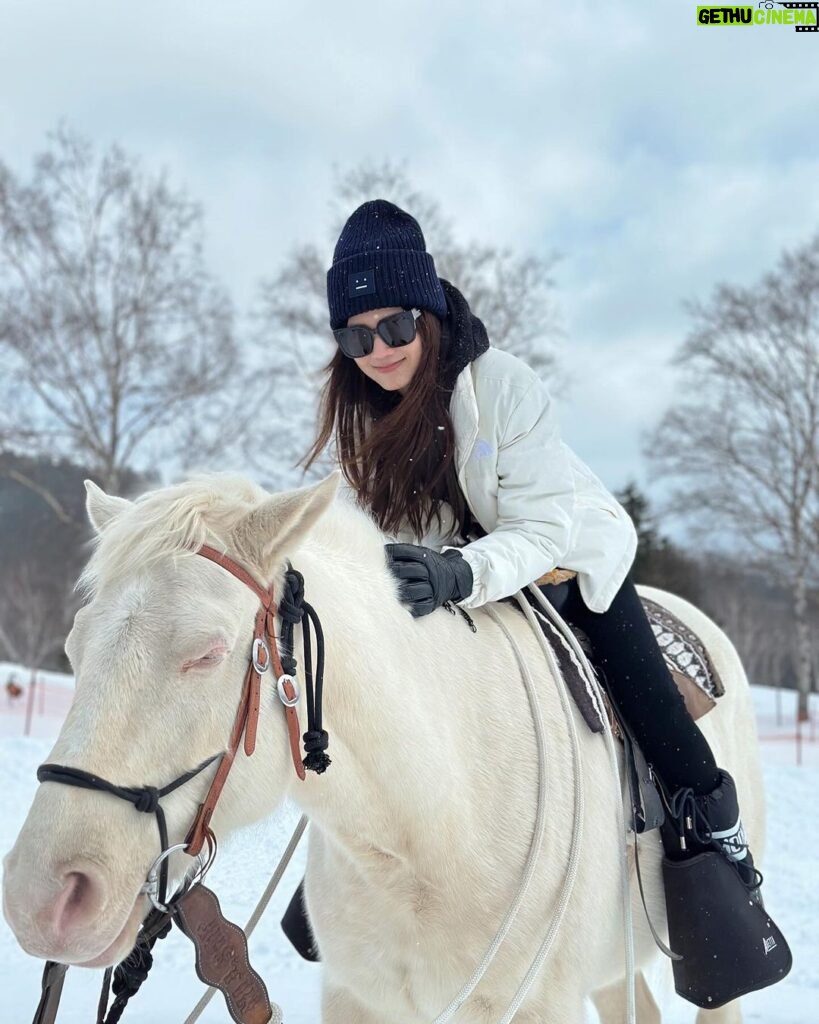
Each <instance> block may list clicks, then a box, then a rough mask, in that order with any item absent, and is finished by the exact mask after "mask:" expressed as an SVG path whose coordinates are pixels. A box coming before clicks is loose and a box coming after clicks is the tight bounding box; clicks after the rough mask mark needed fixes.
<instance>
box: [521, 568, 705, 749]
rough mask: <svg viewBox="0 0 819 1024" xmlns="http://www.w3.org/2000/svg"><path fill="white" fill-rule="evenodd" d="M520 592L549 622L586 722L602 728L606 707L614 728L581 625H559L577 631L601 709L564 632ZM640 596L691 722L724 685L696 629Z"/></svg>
mask: <svg viewBox="0 0 819 1024" xmlns="http://www.w3.org/2000/svg"><path fill="white" fill-rule="evenodd" d="M576 575H577V573H576V572H574V571H573V570H571V569H553V570H552V571H551V572H548V573H546V574H545V575H544V576H541V577H540V579H538V580H535V584H534V585H535V586H543V585H545V584H551V585H556V584H559V583H565V582H568V581H569V580H571V579H574V577H575V576H576ZM524 592H525V593H526V596H527V599H528V600H529V603H530V604H531V605H532V607H533V610H534V611H535V615H536V617H537V619H538V621H539V622H541V623H542V624H546V625H548V627H549V633H548V634H547V636H552V637H553V638H554V640H555V643H554V644H553V647H554V648H555V656H556V657H557V659H558V664H559V666H560V669H561V672H562V673H563V676H564V679H565V681H566V685H567V687H568V689H569V692H570V693H571V694H572V697H573V699H574V701H575V703H576V704H577V707H578V709H579V710H580V713H581V714H582V715H583V719H584V721H585V722H586V724H587V725H588V727H589V728H590V729H591V731H592V732H602V731H603V728H604V726H603V719H602V713H603V712H605V713H606V715H607V717H608V719H609V722H610V723H611V724H612V728H613V729H614V730H615V732H618V731H619V730H620V728H621V727H620V724H619V722H618V721H617V716H616V715H614V713H613V711H612V708H611V700H610V698H609V697H608V694H606V692H605V687H604V686H602V672H601V670H600V666H599V665H598V664H597V663H596V661H595V657H594V652H593V651H592V650H591V646H590V644H589V639H588V637H587V636H586V634H585V633H584V632H583V631H582V630H581V629H578V628H577V627H575V626H572V625H571V624H570V623H567V622H563V620H561V622H563V625H564V627H565V628H566V629H567V630H570V631H571V632H572V634H573V635H574V636H575V637H576V639H577V641H578V643H579V644H580V646H581V648H582V649H583V652H584V654H585V655H586V657H587V658H588V660H589V663H590V665H591V666H592V668H593V669H594V672H595V676H596V677H597V680H598V682H601V688H602V689H603V693H604V699H605V700H606V704H607V706H606V707H605V708H604V709H601V708H599V707H598V706H597V701H596V699H595V698H594V696H593V693H592V691H591V689H590V687H589V686H588V685H587V683H586V680H585V679H584V677H583V674H582V670H581V667H580V664H579V662H578V661H577V658H576V657H575V656H574V652H573V651H572V649H571V647H570V646H569V643H568V641H567V640H566V638H565V637H564V636H563V635H562V633H561V632H560V631H559V630H558V629H557V628H556V627H555V625H554V624H553V623H552V622H551V621H550V620H549V619H547V617H546V616H545V615H544V614H543V612H542V611H541V610H540V606H539V605H538V604H537V603H536V601H535V600H534V598H533V597H532V596H531V594H529V592H528V591H524ZM640 600H641V601H642V604H643V608H645V611H646V615H647V616H648V621H649V623H650V624H651V629H652V632H653V633H654V636H655V637H656V639H657V644H658V645H659V647H660V650H661V651H662V653H663V658H664V660H665V663H666V665H667V666H668V669H669V671H670V673H671V677H672V679H673V680H674V682H675V683H676V685H677V689H678V690H679V691H680V693H681V694H682V697H683V700H684V701H685V706H686V708H687V709H688V713H689V714H690V715H691V717H692V718H693V719H694V721H695V722H696V721H697V720H698V719H700V718H702V717H703V715H707V714H708V712H709V711H711V710H712V708H714V707H715V706H716V703H717V700H718V699H719V698H720V697H721V696H722V695H723V694H724V693H725V687H724V686H723V684H722V680H721V679H720V677H719V673H718V672H717V670H716V668H714V665H713V663H712V662H711V658H710V657H709V654H708V651H707V650H706V647H705V644H703V642H702V640H701V639H700V638H699V637H698V636H697V635H696V633H694V632H693V631H692V630H690V629H689V628H688V626H686V625H685V623H683V622H681V621H680V619H678V618H677V617H676V615H673V614H672V613H671V612H670V611H668V609H666V608H663V607H662V605H659V604H657V602H656V601H652V600H651V599H650V598H647V597H642V598H640Z"/></svg>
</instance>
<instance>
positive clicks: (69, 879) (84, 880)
mask: <svg viewBox="0 0 819 1024" xmlns="http://www.w3.org/2000/svg"><path fill="white" fill-rule="evenodd" d="M97 896H98V892H97V887H96V885H95V884H94V881H93V879H92V878H91V876H90V875H87V874H85V873H84V872H83V871H70V872H69V873H68V874H67V875H66V876H65V885H64V886H63V890H62V892H61V893H60V895H59V896H58V897H57V901H56V903H55V904H54V908H53V911H52V926H53V929H54V933H55V935H58V936H61V937H62V936H65V935H66V934H67V933H68V932H69V931H70V930H71V928H72V927H76V926H77V925H79V924H82V923H83V921H84V920H87V919H88V918H89V917H91V916H92V915H93V914H94V913H95V911H96V903H97Z"/></svg>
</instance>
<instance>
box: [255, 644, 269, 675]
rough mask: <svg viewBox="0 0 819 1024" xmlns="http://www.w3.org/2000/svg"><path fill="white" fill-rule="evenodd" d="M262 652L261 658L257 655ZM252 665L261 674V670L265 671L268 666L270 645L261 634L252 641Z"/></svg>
mask: <svg viewBox="0 0 819 1024" xmlns="http://www.w3.org/2000/svg"><path fill="white" fill-rule="evenodd" d="M262 652H263V658H260V657H259V654H261V653H262ZM252 660H253V667H254V668H255V669H256V671H257V672H258V673H259V674H260V675H261V674H262V673H263V672H267V670H268V668H269V667H270V647H269V646H268V643H267V640H265V638H264V637H263V636H257V637H256V639H255V640H254V641H253V654H252Z"/></svg>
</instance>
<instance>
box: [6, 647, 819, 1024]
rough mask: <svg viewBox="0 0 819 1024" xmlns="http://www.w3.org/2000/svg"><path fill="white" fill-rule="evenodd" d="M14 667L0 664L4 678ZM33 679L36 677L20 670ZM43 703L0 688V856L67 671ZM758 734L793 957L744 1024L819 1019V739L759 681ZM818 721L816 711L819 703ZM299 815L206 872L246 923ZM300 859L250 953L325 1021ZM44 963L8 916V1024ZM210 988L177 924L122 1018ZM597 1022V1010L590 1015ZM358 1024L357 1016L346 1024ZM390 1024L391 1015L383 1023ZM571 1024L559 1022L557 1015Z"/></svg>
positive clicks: (237, 843) (172, 1015) (86, 977)
mask: <svg viewBox="0 0 819 1024" xmlns="http://www.w3.org/2000/svg"><path fill="white" fill-rule="evenodd" d="M11 668H12V667H11V666H7V665H2V664H0V682H2V683H3V684H5V681H6V679H7V677H8V674H9V671H10V670H11ZM18 681H22V682H24V683H27V681H28V674H27V673H22V672H18ZM46 682H47V683H48V687H47V688H45V689H44V690H43V693H44V697H43V700H42V706H41V704H40V696H39V693H38V692H37V690H36V689H35V699H34V701H33V702H32V708H31V712H32V713H31V722H32V729H31V732H32V736H31V738H25V737H23V736H22V731H23V724H24V717H25V715H24V709H25V704H26V695H24V696H23V697H22V698H20V700H18V701H17V702H16V704H14V705H12V706H10V705H9V704H8V702H7V700H6V696H5V693H2V694H0V702H2V704H0V851H2V853H5V852H6V851H7V850H8V849H9V848H10V847H11V845H12V844H13V842H14V839H15V836H16V834H17V832H18V830H19V828H20V826H21V824H22V822H23V819H24V817H25V814H26V811H27V809H28V806H29V804H30V801H31V799H32V797H33V795H34V790H35V787H36V782H35V770H36V767H37V765H38V764H40V763H41V762H42V761H43V760H45V758H46V755H47V754H48V752H49V749H50V746H51V740H52V739H53V737H54V736H55V735H56V733H57V731H58V729H59V725H60V720H61V715H62V714H64V700H62V699H61V693H62V695H63V696H64V695H65V690H66V688H67V689H69V690H70V687H71V680H70V679H69V678H67V677H59V676H55V675H53V674H50V675H48V677H47V679H46ZM754 693H755V700H756V704H757V711H758V720H759V732H760V736H761V737H762V739H763V743H762V752H763V759H764V764H765V778H766V787H767V793H768V798H769V825H768V832H769V844H768V855H767V862H766V864H765V875H766V883H765V898H766V903H767V905H768V907H769V908H770V910H771V912H772V913H773V914H774V915H775V918H776V920H777V922H778V924H779V925H780V927H781V928H782V930H783V932H784V933H785V935H786V936H787V938H788V940H789V942H790V944H791V948H792V949H793V953H794V967H793V970H792V972H791V974H790V976H789V977H788V978H787V979H786V980H785V981H784V982H782V983H780V984H779V985H776V986H774V987H773V988H769V989H767V990H765V991H763V992H759V993H756V994H754V995H752V996H749V997H747V998H746V999H745V1000H744V1012H745V1020H746V1022H754V1024H816V1022H817V1020H819V936H817V928H816V918H817V909H819V898H817V886H819V882H818V881H817V871H816V867H817V857H816V851H817V850H819V815H817V788H819V743H817V741H816V736H815V733H814V734H813V735H811V731H810V729H809V728H806V729H805V736H804V738H805V742H804V743H803V745H802V762H803V763H802V765H801V766H798V765H797V764H796V748H795V745H794V742H793V737H792V734H793V727H792V725H791V726H790V727H788V726H786V725H779V724H778V723H777V716H776V700H777V698H776V695H775V692H774V691H773V690H768V689H765V688H757V689H755V691H754ZM794 696H795V695H794V694H792V693H785V694H783V695H782V696H781V711H782V715H783V721H784V722H789V723H792V722H793V707H794ZM813 713H814V716H815V714H816V708H815V707H814V708H813ZM296 820H297V814H296V813H295V812H294V811H292V810H290V811H288V812H284V813H282V814H280V815H278V816H277V817H276V818H275V819H273V820H271V821H269V822H268V823H266V824H265V825H264V826H259V827H257V828H254V829H249V830H246V831H245V832H243V833H242V834H241V835H239V836H237V837H235V838H234V839H233V841H231V842H225V843H224V844H222V846H221V849H220V854H219V857H218V859H217V861H216V864H215V866H214V868H213V870H212V872H211V874H210V876H209V884H210V885H211V886H212V887H213V888H214V889H215V890H216V892H217V893H218V895H219V898H220V901H221V903H222V908H223V909H224V911H225V913H226V915H227V916H228V917H229V918H231V919H232V920H235V921H238V922H244V921H245V920H246V919H247V917H248V916H249V914H250V912H251V910H252V908H253V906H254V905H255V903H256V900H257V899H258V897H259V895H260V893H261V891H262V890H263V888H264V886H265V884H266V882H267V879H268V877H269V874H270V871H271V870H272V866H273V864H274V862H275V861H276V859H277V858H278V854H279V852H280V851H281V849H282V848H283V846H284V844H285V842H286V840H287V839H288V838H289V836H290V833H291V831H292V828H293V826H294V825H295V822H296ZM303 863H304V850H301V851H299V852H298V853H297V855H296V858H295V862H294V863H293V864H291V866H290V869H289V871H288V873H287V875H286V876H285V879H284V882H283V883H282V885H281V887H280V889H279V892H278V893H277V895H276V897H274V901H273V903H272V905H271V908H270V909H269V910H268V913H267V916H266V917H265V918H264V919H263V920H262V923H261V924H260V925H259V927H258V929H257V931H256V933H255V935H254V936H253V938H252V940H251V943H250V949H251V956H252V961H253V963H254V966H255V967H256V969H257V970H258V971H259V972H260V973H261V974H262V975H263V977H264V978H265V980H266V982H267V985H268V989H269V992H270V996H271V998H272V999H273V1000H275V1001H276V1002H278V1003H279V1005H280V1006H281V1007H282V1008H283V1011H284V1019H285V1021H286V1024H317V1022H318V1021H319V988H320V979H321V967H320V966H319V965H316V964H308V963H306V962H304V961H303V960H301V959H300V958H299V957H298V956H297V955H296V954H295V952H293V951H292V950H291V949H290V947H289V945H288V944H287V942H286V940H285V939H284V937H283V936H282V934H281V931H280V929H279V927H278V920H279V918H280V917H281V913H282V912H283V909H284V906H285V905H286V903H287V901H288V900H289V898H290V896H291V894H292V892H293V889H294V888H295V886H296V884H297V882H298V880H299V878H300V877H301V872H302V869H303ZM41 966H42V965H41V964H40V963H39V962H38V961H35V960H33V959H30V958H29V957H27V956H26V955H25V954H24V953H23V952H22V951H21V950H20V949H19V948H18V946H17V945H16V943H15V941H14V938H13V937H12V934H11V932H10V931H9V929H8V927H7V925H6V924H5V922H2V923H0V993H2V997H1V998H0V1022H2V1024H28V1021H30V1020H31V1018H32V1017H33V1015H34V1010H35V1007H36V1004H37V1000H38V997H39V985H40V974H41ZM651 981H652V985H653V987H654V988H655V991H657V992H658V993H659V995H658V999H659V1000H660V1001H661V1002H662V1003H663V1006H664V1018H663V1019H664V1021H666V1022H667V1024H689V1022H691V1021H693V1019H694V1008H693V1007H691V1006H689V1005H688V1004H686V1003H684V1002H683V1001H682V1000H680V999H679V998H678V997H676V996H675V995H674V993H673V991H672V990H671V988H670V984H669V982H668V981H666V980H665V979H664V978H663V977H657V978H652V979H651ZM99 983H100V974H99V972H97V971H83V970H80V969H78V968H75V969H73V970H72V971H70V972H69V974H68V977H67V980H66V987H65V990H64V993H63V1001H62V1006H61V1010H60V1016H59V1022H60V1024H88V1022H90V1021H92V1020H93V1019H94V1015H95V1012H96V1000H97V997H98V990H99ZM202 991H203V989H202V986H201V985H200V983H199V982H198V980H197V978H196V975H195V974H194V968H193V948H192V946H191V945H190V943H189V942H188V940H187V939H185V938H184V937H183V936H182V935H181V933H179V932H178V931H177V930H174V931H173V932H172V933H171V935H170V936H169V937H168V938H167V939H165V940H164V941H163V942H161V943H160V944H159V945H158V947H157V959H156V966H155V967H154V970H153V972H152V974H151V977H150V978H149V980H148V981H147V982H146V984H145V986H144V987H143V990H142V991H141V992H140V994H139V995H138V996H137V997H136V998H135V1000H134V1001H133V1003H132V1004H131V1005H130V1006H129V1007H128V1009H127V1011H126V1013H125V1015H124V1017H123V1020H124V1021H125V1022H126V1024H129V1022H130V1024H165V1022H167V1024H177V1022H179V1024H181V1022H182V1021H183V1020H184V1019H185V1017H186V1016H187V1014H188V1013H189V1011H190V1010H191V1009H192V1007H193V1005H194V1004H195V1003H196V1001H197V999H198V998H199V996H200V995H201V993H202ZM201 1019H202V1020H203V1021H207V1022H211V1024H216V1022H226V1021H228V1020H229V1016H228V1014H227V1011H226V1010H225V1008H224V1004H223V1002H222V1001H221V997H217V998H215V999H214V1000H213V1002H212V1003H211V1005H210V1007H209V1009H208V1010H207V1011H206V1013H205V1014H204V1015H203V1017H202V1018H201ZM594 1020H595V1017H594V1015H593V1014H592V1012H591V1011H590V1012H589V1016H588V1022H589V1024H592V1022H593V1021H594ZM350 1024H354V1022H350ZM385 1024H386V1022H385ZM561 1024H563V1022H561Z"/></svg>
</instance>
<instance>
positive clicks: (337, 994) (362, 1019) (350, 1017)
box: [321, 981, 384, 1024]
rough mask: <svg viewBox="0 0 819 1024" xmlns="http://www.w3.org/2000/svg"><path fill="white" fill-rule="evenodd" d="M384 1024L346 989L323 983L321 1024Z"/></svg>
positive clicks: (327, 982) (330, 983)
mask: <svg viewBox="0 0 819 1024" xmlns="http://www.w3.org/2000/svg"><path fill="white" fill-rule="evenodd" d="M352 1021H355V1024H384V1022H383V1021H382V1020H380V1019H379V1018H378V1017H377V1016H376V1015H375V1014H374V1013H372V1012H371V1011H370V1010H368V1009H367V1007H366V1006H364V1005H363V1004H362V1003H360V1002H359V1001H358V1000H357V999H356V998H355V996H354V995H353V994H352V992H350V990H349V989H347V988H341V987H340V986H338V985H334V984H333V983H332V982H330V981H325V983H324V986H323V989H322V993H321V1024H352Z"/></svg>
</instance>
